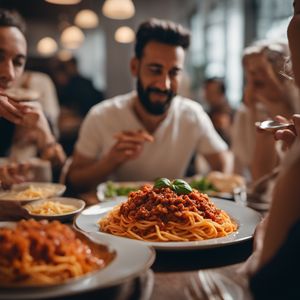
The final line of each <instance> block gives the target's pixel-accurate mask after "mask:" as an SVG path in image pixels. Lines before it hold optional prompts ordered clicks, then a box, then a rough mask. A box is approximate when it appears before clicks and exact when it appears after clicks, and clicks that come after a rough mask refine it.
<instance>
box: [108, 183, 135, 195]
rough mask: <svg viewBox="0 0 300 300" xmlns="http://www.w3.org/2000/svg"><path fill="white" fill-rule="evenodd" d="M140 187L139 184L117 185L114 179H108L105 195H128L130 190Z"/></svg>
mask: <svg viewBox="0 0 300 300" xmlns="http://www.w3.org/2000/svg"><path fill="white" fill-rule="evenodd" d="M138 189H139V187H138V186H117V185H116V184H115V183H113V182H112V181H108V182H107V183H106V189H105V197H107V198H110V197H116V196H127V195H128V194H129V193H130V192H132V191H136V190H138Z"/></svg>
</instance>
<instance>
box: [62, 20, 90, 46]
mask: <svg viewBox="0 0 300 300" xmlns="http://www.w3.org/2000/svg"><path fill="white" fill-rule="evenodd" d="M60 40H61V43H62V45H63V46H64V47H65V48H67V49H76V48H79V47H80V46H81V44H82V43H83V41H84V34H83V32H82V31H81V30H80V29H79V28H78V27H76V26H70V27H67V28H66V29H65V30H64V31H63V32H62V34H61V37H60Z"/></svg>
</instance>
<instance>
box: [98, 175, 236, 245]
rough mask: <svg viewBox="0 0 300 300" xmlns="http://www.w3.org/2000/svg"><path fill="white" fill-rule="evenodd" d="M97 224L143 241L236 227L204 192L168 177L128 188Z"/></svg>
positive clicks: (197, 236)
mask: <svg viewBox="0 0 300 300" xmlns="http://www.w3.org/2000/svg"><path fill="white" fill-rule="evenodd" d="M176 183H177V185H176ZM98 224H99V227H100V230H101V231H102V232H106V233H110V234H113V235H117V236H121V237H127V238H131V239H137V240H142V241H147V242H188V241H201V240H207V239H213V238H219V237H224V236H227V235H229V234H231V233H233V232H235V231H236V230H237V229H238V225H237V223H236V222H235V220H233V219H232V218H231V217H230V216H229V215H228V214H227V213H226V212H225V211H224V210H221V209H218V208H217V207H216V206H215V204H214V203H213V202H211V201H210V199H209V197H208V196H207V195H206V194H202V193H200V192H199V191H197V190H193V189H191V187H190V186H189V185H188V184H187V183H186V182H184V181H183V180H175V181H173V182H172V183H171V182H170V181H169V180H168V179H163V180H161V181H157V182H156V183H155V184H154V185H145V186H143V187H142V188H141V189H139V190H138V191H134V192H131V193H130V194H129V196H128V200H127V201H126V202H124V203H121V204H119V205H117V206H115V207H114V208H113V209H112V211H111V212H109V213H108V214H107V215H106V216H105V217H103V218H101V219H100V220H99V222H98Z"/></svg>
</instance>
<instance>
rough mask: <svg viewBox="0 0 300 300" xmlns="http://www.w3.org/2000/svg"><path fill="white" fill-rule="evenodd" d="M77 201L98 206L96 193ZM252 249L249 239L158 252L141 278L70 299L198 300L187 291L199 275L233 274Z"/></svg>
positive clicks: (86, 195) (87, 194)
mask: <svg viewBox="0 0 300 300" xmlns="http://www.w3.org/2000/svg"><path fill="white" fill-rule="evenodd" d="M78 197H80V198H81V199H83V200H85V202H86V204H87V206H92V205H94V204H99V200H98V198H97V196H96V194H95V193H93V192H91V193H86V194H80V195H79V196H78ZM224 201H229V200H224ZM262 215H263V214H262ZM252 247H253V239H252V238H250V239H246V240H243V241H241V242H238V243H233V244H229V245H223V246H221V247H213V248H205V249H193V250H182V249H179V250H174V249H172V250H165V249H163V250H161V249H156V257H155V261H154V263H153V264H152V266H151V268H150V269H149V270H148V271H147V272H144V273H143V274H141V275H140V276H139V277H137V278H134V279H131V280H128V281H126V282H124V283H122V284H120V285H117V286H113V287H110V288H107V289H101V290H98V291H93V292H92V293H88V294H84V295H77V296H75V297H70V299H84V298H86V299H89V300H92V299H97V300H99V299H116V300H133V299H136V300H166V299H172V300H183V299H197V298H198V297H196V298H189V296H188V291H187V289H188V286H189V285H190V282H191V281H192V280H195V278H197V277H198V273H199V271H201V270H221V271H222V272H223V271H224V272H227V273H228V274H234V272H235V269H236V268H238V266H240V265H241V264H242V263H243V262H245V261H246V260H247V258H248V257H249V256H250V255H251V253H252ZM64 299H69V298H64ZM199 299H202V298H199ZM203 299H206V298H203Z"/></svg>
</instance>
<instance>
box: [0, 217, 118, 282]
mask: <svg viewBox="0 0 300 300" xmlns="http://www.w3.org/2000/svg"><path fill="white" fill-rule="evenodd" d="M97 246H100V247H95V248H94V247H93V246H92V245H89V244H88V242H87V241H84V240H81V239H80V238H78V236H77V235H76V234H75V232H74V231H73V230H72V229H71V228H69V227H68V226H67V225H64V224H61V223H60V222H58V221H53V222H48V221H46V220H43V221H35V220H32V219H31V220H28V221H25V220H22V221H20V222H18V223H17V224H16V227H15V228H8V227H5V228H4V227H3V228H0V282H1V285H44V284H45V285H51V284H58V283H63V282H65V281H66V280H68V279H71V278H77V277H79V276H82V275H85V274H87V273H90V272H93V271H96V270H100V269H102V268H104V267H105V266H106V265H107V264H108V263H109V262H110V261H111V260H112V258H113V253H111V252H110V251H108V250H107V249H106V247H104V246H101V245H97Z"/></svg>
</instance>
